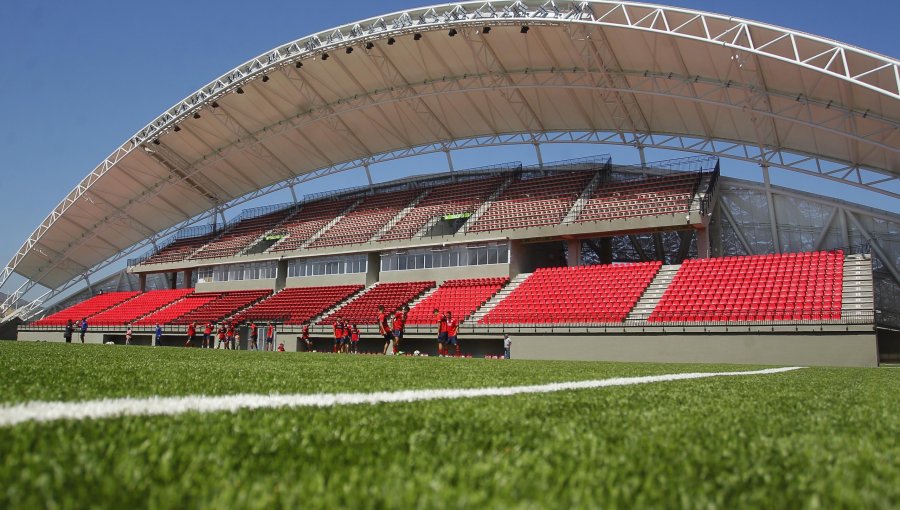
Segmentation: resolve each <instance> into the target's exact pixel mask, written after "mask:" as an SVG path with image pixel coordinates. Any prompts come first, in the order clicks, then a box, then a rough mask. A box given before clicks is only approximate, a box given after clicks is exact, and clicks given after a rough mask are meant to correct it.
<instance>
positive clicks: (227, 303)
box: [171, 289, 272, 324]
mask: <svg viewBox="0 0 900 510" xmlns="http://www.w3.org/2000/svg"><path fill="white" fill-rule="evenodd" d="M271 293H272V291H271V290H269V289H261V290H234V291H229V292H214V293H211V294H215V297H214V299H212V300H211V301H209V302H208V303H206V304H205V305H203V306H200V307H198V308H195V309H193V310H191V311H190V312H188V313H186V314H184V315H182V316H181V317H178V318H177V319H174V320H172V321H171V324H190V323H192V322H196V323H197V324H205V323H207V322H219V321H221V320H222V319H225V318H226V317H229V316H231V315H233V314H234V313H235V312H237V311H238V310H241V309H243V308H246V307H248V306H250V305H252V304H254V303H256V302H257V301H259V300H260V299H263V298H265V297H266V296H268V295H269V294H271Z"/></svg>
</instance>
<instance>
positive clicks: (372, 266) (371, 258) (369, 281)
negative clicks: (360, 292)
mask: <svg viewBox="0 0 900 510" xmlns="http://www.w3.org/2000/svg"><path fill="white" fill-rule="evenodd" d="M367 256H368V260H367V261H366V287H368V286H369V285H373V284H375V283H378V280H379V279H380V278H381V254H380V253H378V252H370V253H368V254H367Z"/></svg>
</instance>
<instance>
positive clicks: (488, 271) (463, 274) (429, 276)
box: [380, 264, 509, 284]
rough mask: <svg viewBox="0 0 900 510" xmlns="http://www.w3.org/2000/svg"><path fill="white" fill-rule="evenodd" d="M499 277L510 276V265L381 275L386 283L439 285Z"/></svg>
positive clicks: (488, 265) (449, 268)
mask: <svg viewBox="0 0 900 510" xmlns="http://www.w3.org/2000/svg"><path fill="white" fill-rule="evenodd" d="M497 276H509V264H486V265H483V266H462V267H436V268H433V269H411V270H407V271H382V272H381V275H380V277H381V281H382V282H385V283H394V282H409V281H429V280H434V281H436V282H437V283H438V284H441V283H443V282H444V280H454V279H458V278H493V277H497Z"/></svg>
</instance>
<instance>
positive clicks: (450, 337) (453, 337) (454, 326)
mask: <svg viewBox="0 0 900 510" xmlns="http://www.w3.org/2000/svg"><path fill="white" fill-rule="evenodd" d="M445 317H446V318H445V319H444V321H445V322H446V324H447V343H446V347H445V348H444V350H445V352H446V354H447V356H449V355H450V346H451V345H452V346H453V347H454V348H455V349H456V357H457V358H458V357H459V338H458V337H457V334H458V332H459V321H458V320H456V319H455V318H453V312H450V311H447V313H446V314H445Z"/></svg>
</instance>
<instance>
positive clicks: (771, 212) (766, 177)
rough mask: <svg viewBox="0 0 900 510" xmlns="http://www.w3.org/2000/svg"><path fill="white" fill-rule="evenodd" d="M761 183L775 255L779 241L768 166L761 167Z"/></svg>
mask: <svg viewBox="0 0 900 510" xmlns="http://www.w3.org/2000/svg"><path fill="white" fill-rule="evenodd" d="M762 171H763V182H764V183H765V185H766V203H767V204H768V205H769V223H770V224H771V229H772V248H773V249H774V250H775V253H781V241H780V240H779V239H778V218H777V217H776V216H775V195H773V194H772V185H771V183H770V182H769V166H768V165H763V166H762Z"/></svg>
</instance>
